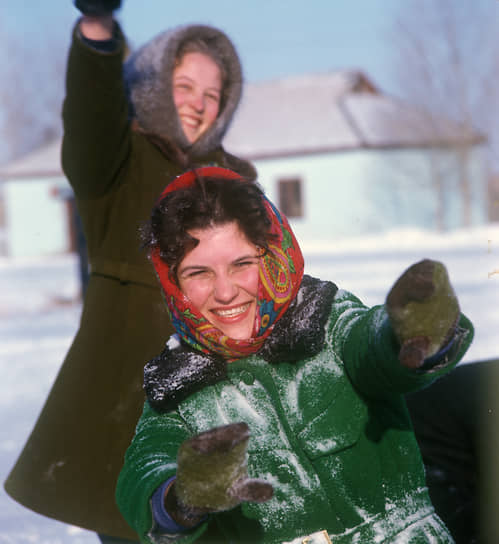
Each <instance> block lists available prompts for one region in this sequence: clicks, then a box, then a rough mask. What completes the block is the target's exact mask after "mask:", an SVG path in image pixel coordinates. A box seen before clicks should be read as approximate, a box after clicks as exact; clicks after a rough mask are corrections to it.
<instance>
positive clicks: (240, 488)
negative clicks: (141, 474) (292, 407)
mask: <svg viewBox="0 0 499 544" xmlns="http://www.w3.org/2000/svg"><path fill="white" fill-rule="evenodd" d="M249 436H250V434H249V428H248V425H247V424H246V423H232V424H230V425H224V426H222V427H215V428H214V429H210V430H209V431H206V432H204V433H201V434H198V435H196V436H194V437H192V438H190V439H189V440H186V441H185V442H183V443H182V444H181V446H180V448H179V451H178V455H177V479H176V481H175V483H174V485H173V489H171V490H170V491H169V492H168V494H167V497H166V509H167V511H168V512H169V514H170V515H171V516H172V518H173V519H174V520H175V521H177V522H178V523H180V525H183V526H185V527H192V526H193V525H195V524H197V523H199V521H200V520H201V519H202V517H203V516H204V515H206V514H207V513H210V512H222V511H224V510H230V509H232V508H234V507H235V506H237V505H238V504H240V503H241V502H244V501H250V502H265V501H268V500H269V499H271V498H272V495H273V488H272V486H271V485H270V484H269V483H267V482H265V481H263V480H257V479H249V478H248V473H247V446H248V440H249Z"/></svg>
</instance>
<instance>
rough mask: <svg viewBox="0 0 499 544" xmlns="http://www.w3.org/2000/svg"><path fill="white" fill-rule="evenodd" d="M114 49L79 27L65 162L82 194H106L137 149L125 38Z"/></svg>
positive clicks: (69, 84)
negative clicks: (84, 35)
mask: <svg viewBox="0 0 499 544" xmlns="http://www.w3.org/2000/svg"><path fill="white" fill-rule="evenodd" d="M116 39H117V43H118V44H119V45H118V47H117V49H116V51H114V52H112V53H105V52H99V51H96V50H95V49H92V48H91V47H90V46H88V45H86V44H84V43H83V41H82V40H81V39H80V37H79V34H78V28H77V27H75V29H74V31H73V40H72V43H71V48H70V51H69V56H68V64H67V71H66V97H65V100H64V105H63V112H62V117H63V126H64V137H63V142H62V166H63V169H64V172H65V174H66V176H67V178H68V180H69V181H70V183H71V185H72V186H73V188H74V190H75V192H76V193H77V195H79V196H82V197H84V198H85V197H94V196H100V195H101V194H103V193H105V192H106V191H107V190H108V188H109V186H110V185H111V184H112V183H113V182H115V181H116V179H117V176H118V173H119V172H120V170H121V169H122V168H123V165H124V163H125V161H126V160H127V158H128V156H129V153H130V148H131V129H130V122H129V112H128V100H127V98H126V92H125V85H124V81H123V68H122V67H123V56H124V50H125V39H124V36H123V34H122V32H121V30H120V29H119V27H118V26H117V27H116Z"/></svg>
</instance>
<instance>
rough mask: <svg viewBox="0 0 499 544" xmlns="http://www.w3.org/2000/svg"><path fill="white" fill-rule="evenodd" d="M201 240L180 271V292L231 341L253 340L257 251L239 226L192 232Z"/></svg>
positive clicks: (183, 261) (186, 258)
mask: <svg viewBox="0 0 499 544" xmlns="http://www.w3.org/2000/svg"><path fill="white" fill-rule="evenodd" d="M189 234H190V235H191V236H193V237H194V238H196V239H198V240H199V244H198V245H197V246H196V247H195V248H194V249H193V250H192V251H190V252H189V253H188V254H187V255H186V256H185V257H184V259H183V260H182V262H181V263H180V266H179V267H178V272H177V277H178V281H179V285H180V289H181V291H182V292H183V293H184V294H185V295H186V296H187V297H188V298H189V299H190V301H191V303H192V304H193V305H194V306H195V307H196V308H197V309H198V310H199V311H200V312H201V314H202V315H203V316H204V317H206V319H208V321H210V323H212V324H213V325H214V326H215V327H217V328H218V329H219V330H221V331H222V332H223V333H224V334H226V335H227V336H229V337H230V338H234V339H237V340H247V339H248V338H251V336H253V331H254V324H255V314H256V302H257V298H256V297H257V290H258V268H259V261H260V258H259V252H258V248H257V247H256V246H255V245H254V244H252V243H251V242H249V241H248V239H247V238H246V236H245V235H244V234H243V233H242V232H241V230H240V229H239V226H238V225H237V223H235V222H234V223H227V224H225V225H220V226H215V227H209V228H207V229H200V230H197V229H196V230H192V231H189Z"/></svg>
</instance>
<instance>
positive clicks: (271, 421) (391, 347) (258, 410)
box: [116, 291, 473, 544]
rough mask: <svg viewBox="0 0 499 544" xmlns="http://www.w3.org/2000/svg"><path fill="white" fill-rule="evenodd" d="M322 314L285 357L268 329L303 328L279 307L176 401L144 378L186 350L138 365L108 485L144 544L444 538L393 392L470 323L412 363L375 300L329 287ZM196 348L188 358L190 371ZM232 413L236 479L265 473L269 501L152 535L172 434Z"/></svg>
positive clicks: (423, 379)
mask: <svg viewBox="0 0 499 544" xmlns="http://www.w3.org/2000/svg"><path fill="white" fill-rule="evenodd" d="M300 297H302V295H300V294H299V295H298V298H300ZM325 310H326V312H327V314H326V320H327V324H326V327H325V331H326V336H325V339H324V343H323V345H322V346H321V347H320V348H319V351H318V353H315V354H314V355H312V356H308V357H306V356H305V357H303V358H302V359H301V360H298V361H295V362H290V359H289V358H288V357H289V353H286V351H285V350H283V349H281V348H280V347H279V346H280V345H281V346H285V344H286V341H284V342H282V341H280V339H279V338H273V336H274V335H275V333H276V332H277V333H278V335H279V334H281V333H282V334H283V335H284V340H286V338H287V336H286V335H288V334H290V335H291V337H293V336H294V331H296V330H298V329H300V328H301V327H302V321H303V320H302V316H301V315H297V314H296V313H295V309H294V308H292V309H291V310H288V313H289V314H291V316H292V317H291V320H287V324H286V327H285V328H284V329H283V328H281V331H276V329H274V331H273V333H272V334H271V335H270V336H269V338H268V339H267V341H266V343H265V344H264V348H263V349H262V350H261V351H260V352H259V353H257V354H256V355H254V356H250V357H245V358H242V359H239V360H237V361H235V362H231V363H229V364H228V365H226V366H227V368H226V373H225V377H223V376H222V377H220V378H218V380H216V381H215V383H211V384H209V385H206V386H204V387H201V388H199V387H193V385H192V384H189V388H190V389H191V394H189V395H187V396H185V395H183V397H184V400H181V401H180V402H179V403H178V404H177V406H176V408H175V409H171V406H170V405H169V399H168V398H166V396H165V390H166V391H167V390H168V389H169V383H168V382H172V381H174V380H173V378H171V377H169V376H164V378H163V381H161V379H159V380H158V379H157V376H160V377H161V366H162V365H169V364H171V362H170V360H171V359H172V358H173V359H175V358H178V357H182V355H181V354H180V353H179V354H177V353H176V352H185V351H186V349H187V348H183V347H181V346H179V347H176V348H175V347H172V348H171V350H168V349H167V350H165V352H163V354H162V356H161V357H160V358H155V359H154V360H153V361H152V363H151V364H148V365H147V366H146V375H145V376H146V390H147V389H148V388H147V382H148V381H150V382H151V390H150V391H149V390H148V399H150V402H147V403H146V404H145V408H144V412H143V415H142V417H141V419H140V421H139V424H138V426H137V434H136V436H135V438H134V440H133V442H132V445H131V446H130V448H129V450H128V452H127V455H126V461H125V465H124V467H123V471H122V473H121V475H120V478H119V483H118V487H117V495H116V496H117V501H118V504H119V506H120V508H121V510H122V512H123V514H124V516H125V517H126V518H127V519H128V520H129V522H130V524H131V525H132V526H133V527H134V528H135V529H136V530H137V531H138V532H139V534H140V535H141V538H142V541H143V542H147V543H153V542H154V543H162V542H165V543H166V542H172V541H178V542H182V543H183V544H187V543H190V542H194V541H199V542H216V543H217V544H222V543H229V542H237V543H248V544H249V543H251V544H258V543H265V544H278V543H282V542H288V541H293V542H295V540H294V539H296V542H297V543H298V542H299V543H301V542H305V540H304V539H305V537H306V536H307V535H309V534H312V533H316V532H319V531H323V530H326V531H327V532H328V534H329V535H330V537H331V541H332V542H333V543H335V544H337V543H341V544H353V543H374V542H383V543H395V542H397V543H402V542H411V544H427V543H428V542H435V543H437V542H438V543H440V544H443V543H451V542H453V540H452V538H451V537H450V535H449V533H448V531H447V529H446V528H445V526H444V525H443V523H442V522H441V520H440V519H439V518H438V516H437V515H436V514H435V512H434V509H433V506H432V504H431V502H430V499H429V496H428V490H427V488H426V486H425V482H424V472H423V465H422V462H421V457H420V454H419V450H418V446H417V443H416V440H415V437H414V433H413V431H412V428H411V424H410V420H409V415H408V413H407V409H406V406H405V403H404V399H403V396H402V393H404V392H407V391H411V390H415V389H418V388H421V387H424V386H425V385H428V384H429V383H430V382H431V381H433V380H434V379H435V378H437V377H439V376H441V375H442V374H445V373H446V372H448V371H449V370H451V369H452V368H453V367H454V365H455V364H456V363H457V362H458V361H459V359H460V358H461V357H462V355H463V354H464V352H465V351H466V349H467V346H468V345H469V343H470V341H471V337H472V330H473V329H472V326H471V323H470V322H469V321H468V320H467V319H466V318H465V317H464V316H461V319H460V323H459V327H458V329H457V333H456V336H455V341H454V344H453V348H452V351H451V352H450V353H449V354H448V355H447V356H446V358H445V360H443V361H441V362H440V363H439V364H438V365H437V366H435V367H434V368H433V369H431V370H427V371H419V370H416V371H415V370H409V369H407V368H405V367H402V366H401V365H400V364H399V362H398V357H397V354H398V343H397V341H396V339H395V337H394V334H393V331H392V329H391V326H390V323H389V320H388V318H387V315H386V312H385V309H384V307H383V306H378V307H374V308H371V309H369V308H366V307H365V306H364V305H363V304H362V303H361V302H360V301H359V300H358V299H357V298H356V297H354V296H353V295H351V294H350V293H347V292H345V291H338V292H337V293H336V295H335V297H334V300H333V301H332V303H331V302H330V303H329V305H328V307H327V308H326V309H325ZM293 314H294V316H293ZM286 315H287V314H286ZM314 321H315V320H314ZM307 327H308V326H307ZM276 328H277V327H276ZM268 343H270V346H268V345H267V344H268ZM191 353H192V352H191ZM198 358H199V356H197V357H196V358H195V359H193V361H192V364H193V365H194V366H195V367H196V368H194V369H193V372H194V373H198V370H197V368H198V367H199V361H198ZM161 359H163V360H161ZM269 360H271V361H273V362H269ZM184 362H185V365H186V367H185V368H183V369H182V376H185V375H188V374H189V365H188V357H187V359H185V357H184ZM179 372H180V370H179ZM149 373H152V374H155V375H156V377H152V378H151V377H150V376H149ZM172 391H175V394H177V392H176V390H172ZM153 406H154V408H153ZM163 407H166V410H162V408H163ZM436 417H438V416H436ZM239 421H244V422H246V423H247V424H248V425H249V427H250V430H251V438H250V442H249V446H248V474H249V477H252V478H263V479H265V480H266V481H268V482H269V483H271V484H272V485H273V487H274V496H273V498H272V499H271V500H270V501H268V502H265V503H260V504H257V503H243V504H242V505H241V506H240V507H238V508H236V509H234V510H231V511H229V512H224V513H220V514H214V515H212V516H210V517H209V519H208V520H207V521H206V522H204V523H202V524H201V525H200V526H199V527H198V528H196V529H194V530H192V531H189V532H187V533H184V534H183V535H181V534H177V535H173V536H172V537H171V539H170V538H166V537H165V536H164V535H163V536H160V535H158V534H157V532H156V530H155V528H154V527H153V526H152V522H151V520H152V515H151V509H150V497H151V495H152V493H153V492H154V491H155V489H156V488H157V487H158V486H159V485H161V484H162V483H163V482H164V481H166V480H167V479H168V478H169V477H171V476H172V475H174V474H175V471H176V455H177V451H178V448H179V446H180V444H181V443H182V441H184V440H186V439H187V438H189V437H191V436H193V435H195V434H197V433H199V432H202V431H205V430H208V429H210V428H213V427H216V426H219V425H225V424H227V423H233V422H239ZM298 537H299V538H298Z"/></svg>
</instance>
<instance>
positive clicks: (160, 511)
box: [151, 476, 190, 533]
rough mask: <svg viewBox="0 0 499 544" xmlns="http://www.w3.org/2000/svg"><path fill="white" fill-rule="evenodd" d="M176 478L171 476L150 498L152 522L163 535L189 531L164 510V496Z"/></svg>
mask: <svg viewBox="0 0 499 544" xmlns="http://www.w3.org/2000/svg"><path fill="white" fill-rule="evenodd" d="M175 479H176V476H172V477H171V478H169V479H168V480H166V482H164V483H163V484H161V485H160V486H159V487H158V489H156V491H155V492H154V493H153V495H152V497H151V508H152V515H153V518H154V521H155V522H156V525H157V527H158V528H159V529H160V530H162V531H164V532H165V533H185V532H187V531H190V529H188V528H187V527H182V525H179V524H178V523H177V522H176V521H174V520H173V519H172V517H171V516H170V514H168V512H167V511H166V508H165V495H166V492H167V490H168V488H169V487H170V486H171V485H172V484H173V482H174V481H175Z"/></svg>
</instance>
